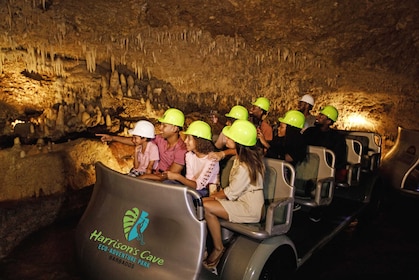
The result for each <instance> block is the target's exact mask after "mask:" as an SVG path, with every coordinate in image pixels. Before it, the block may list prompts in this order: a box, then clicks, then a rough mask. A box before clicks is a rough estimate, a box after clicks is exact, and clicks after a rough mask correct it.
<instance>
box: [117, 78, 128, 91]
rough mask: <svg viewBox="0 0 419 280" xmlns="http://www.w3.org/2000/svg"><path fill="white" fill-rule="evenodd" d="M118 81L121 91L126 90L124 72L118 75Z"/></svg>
mask: <svg viewBox="0 0 419 280" xmlns="http://www.w3.org/2000/svg"><path fill="white" fill-rule="evenodd" d="M119 81H120V83H121V89H122V92H123V93H126V92H127V79H126V78H125V76H124V74H121V75H119Z"/></svg>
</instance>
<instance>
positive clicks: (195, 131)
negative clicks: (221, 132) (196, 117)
mask: <svg viewBox="0 0 419 280" xmlns="http://www.w3.org/2000/svg"><path fill="white" fill-rule="evenodd" d="M184 134H189V135H193V136H196V137H199V138H203V139H207V140H210V141H211V140H212V133H211V126H210V125H209V124H207V123H206V122H203V121H194V122H192V123H191V124H190V125H189V126H188V129H187V130H186V131H185V132H184Z"/></svg>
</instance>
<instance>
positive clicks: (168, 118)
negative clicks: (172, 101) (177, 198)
mask: <svg viewBox="0 0 419 280" xmlns="http://www.w3.org/2000/svg"><path fill="white" fill-rule="evenodd" d="M159 122H160V132H161V134H159V135H156V137H155V138H154V140H153V142H154V143H155V144H156V145H157V147H158V149H159V157H160V160H159V161H158V164H157V166H156V167H155V168H154V170H153V173H151V174H143V175H140V176H139V177H138V178H142V179H151V180H156V181H164V180H167V174H165V173H163V172H164V171H168V170H170V171H171V172H175V173H181V172H182V170H183V168H184V166H185V154H186V146H185V143H184V142H183V140H182V138H181V137H180V135H179V133H180V131H181V130H182V128H183V124H184V122H185V116H184V115H183V113H182V111H180V110H179V109H175V108H169V109H167V110H166V112H165V113H164V115H163V117H162V118H160V119H159ZM96 135H97V136H101V137H102V138H101V140H102V142H110V141H118V142H120V143H124V144H128V145H133V142H132V140H131V138H129V137H121V136H110V135H108V134H96Z"/></svg>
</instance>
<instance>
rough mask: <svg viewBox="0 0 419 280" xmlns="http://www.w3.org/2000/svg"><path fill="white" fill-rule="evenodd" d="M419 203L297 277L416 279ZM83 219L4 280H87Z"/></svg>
mask: <svg viewBox="0 0 419 280" xmlns="http://www.w3.org/2000/svg"><path fill="white" fill-rule="evenodd" d="M418 210H419V201H418V200H412V199H410V198H398V199H397V201H396V202H394V201H390V202H387V203H386V204H384V205H382V207H381V209H380V211H379V213H378V214H377V215H376V217H374V219H373V220H372V221H370V222H369V223H368V224H363V225H362V226H361V223H359V224H356V223H354V225H353V226H351V227H349V228H348V229H346V230H345V231H343V232H342V233H340V234H339V235H338V236H336V237H335V238H334V239H333V240H332V241H331V242H330V243H329V244H327V245H326V246H325V247H324V248H322V249H321V250H320V251H319V252H317V253H316V254H315V255H314V256H313V257H312V258H311V259H310V260H308V261H307V262H306V263H305V264H304V265H303V266H302V267H301V268H300V269H299V270H298V272H297V273H296V275H295V279H302V278H305V277H311V278H313V277H314V279H356V278H358V279H360V278H364V277H368V278H371V277H372V278H374V279H375V278H377V277H384V276H387V277H388V276H397V277H400V276H403V277H404V278H405V279H413V278H414V275H417V268H416V266H417V263H418V262H419V253H418V252H419V238H418V236H419V229H417V225H415V224H414V223H412V221H413V222H414V221H417V217H416V216H415V214H417V213H419V211H418ZM79 218H80V216H78V215H75V216H73V217H67V218H66V219H65V220H61V221H59V222H56V223H54V224H52V225H50V226H48V227H45V228H43V229H41V230H39V231H37V232H35V233H33V234H31V235H30V236H28V237H27V238H26V239H25V240H24V241H23V242H21V243H20V244H19V245H18V246H17V247H16V248H15V249H14V250H13V251H12V252H11V253H10V254H9V255H8V256H7V257H6V258H4V259H2V260H1V261H0V279H2V280H15V279H16V280H17V279H19V280H22V279H34V280H38V279H39V280H43V279H62V280H67V279H68V280H70V279H72V280H76V279H84V278H83V276H82V274H81V271H80V270H79V268H78V265H77V260H76V254H75V245H74V234H75V228H76V226H77V223H78V220H79Z"/></svg>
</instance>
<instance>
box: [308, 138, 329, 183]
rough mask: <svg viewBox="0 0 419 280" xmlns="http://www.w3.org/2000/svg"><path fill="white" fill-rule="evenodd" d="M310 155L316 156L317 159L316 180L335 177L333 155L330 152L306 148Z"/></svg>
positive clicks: (316, 148)
mask: <svg viewBox="0 0 419 280" xmlns="http://www.w3.org/2000/svg"><path fill="white" fill-rule="evenodd" d="M308 152H309V153H310V154H316V155H317V156H318V157H319V170H318V173H317V179H323V178H328V177H333V178H334V177H335V154H334V153H333V151H332V150H329V149H327V148H325V147H319V146H311V145H310V146H308Z"/></svg>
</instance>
